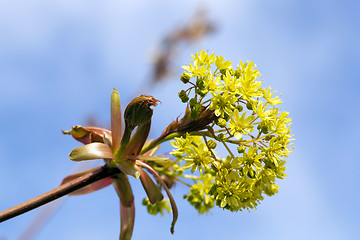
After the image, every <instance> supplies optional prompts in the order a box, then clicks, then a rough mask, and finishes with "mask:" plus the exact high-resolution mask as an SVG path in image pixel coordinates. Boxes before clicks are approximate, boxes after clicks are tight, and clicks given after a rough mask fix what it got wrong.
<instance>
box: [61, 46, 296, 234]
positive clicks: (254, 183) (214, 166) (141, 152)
mask: <svg viewBox="0 0 360 240" xmlns="http://www.w3.org/2000/svg"><path fill="white" fill-rule="evenodd" d="M192 58H193V59H192V60H191V63H190V64H189V65H186V66H183V68H184V70H185V71H184V73H183V74H182V75H181V77H180V79H181V81H182V82H183V83H184V84H185V86H188V88H187V89H184V90H181V91H180V92H179V97H180V99H181V101H182V102H183V103H186V109H185V114H184V116H183V117H182V118H181V119H176V120H175V121H174V122H172V123H170V124H169V126H167V127H166V128H165V129H164V131H163V132H162V133H161V135H160V136H159V137H158V138H156V139H153V140H147V137H148V134H149V131H150V127H151V120H152V114H153V110H152V108H151V107H154V106H156V104H157V102H158V100H156V99H155V98H153V97H152V96H146V95H142V96H140V97H137V98H135V99H134V100H132V101H131V102H130V103H129V104H128V105H127V107H126V109H125V112H124V116H123V117H122V116H121V109H120V107H121V106H120V97H119V94H118V92H117V91H116V90H114V91H113V93H112V98H111V131H110V130H106V129H101V128H96V127H81V126H75V127H73V128H72V129H71V130H70V131H64V133H66V134H71V135H72V136H73V137H74V138H75V139H76V140H78V141H80V142H82V143H84V144H85V145H84V146H81V147H78V148H76V149H74V150H73V151H72V152H71V153H70V159H72V160H74V161H83V160H92V159H104V160H105V164H106V165H107V166H108V167H109V168H117V169H118V170H119V173H118V174H117V175H115V176H111V177H109V178H105V179H103V180H100V181H98V182H96V183H94V184H91V185H89V186H87V187H84V188H82V189H80V190H78V191H76V192H74V193H73V195H81V194H86V193H90V192H93V191H96V190H99V189H101V188H103V187H106V186H108V185H110V184H112V185H113V186H114V188H115V190H116V192H117V193H118V195H119V198H120V208H121V232H120V239H121V240H126V239H131V237H132V231H133V227H134V218H135V206H134V196H133V193H132V190H131V186H130V183H129V181H128V176H133V177H135V178H139V179H140V181H141V183H142V185H143V187H144V190H145V191H146V194H147V197H148V198H145V199H144V200H143V201H142V204H143V205H145V206H146V208H147V210H148V212H149V213H150V214H157V213H160V214H161V215H162V214H163V213H164V212H165V211H168V212H170V211H172V213H173V221H172V223H171V232H172V233H173V232H174V226H175V223H176V220H177V217H178V210H177V207H176V204H175V200H174V198H173V197H172V195H171V193H170V191H169V189H171V188H172V187H173V186H174V185H175V183H176V182H178V183H182V184H184V185H186V186H188V187H189V188H190V191H189V193H188V194H186V195H185V196H184V198H185V199H187V200H188V201H189V203H190V204H191V205H193V206H194V207H195V208H196V209H197V210H198V212H199V213H205V212H207V211H209V210H210V209H211V208H212V207H214V206H215V205H217V206H219V207H221V208H223V209H227V210H230V211H239V210H240V211H241V210H243V209H248V210H250V209H255V208H256V207H257V205H258V204H259V203H260V200H263V199H264V195H269V196H271V195H273V194H275V193H277V192H278V186H277V185H276V184H275V180H276V178H279V179H283V178H284V177H285V176H286V175H285V173H284V171H285V169H286V167H285V163H286V161H285V159H286V157H288V156H289V154H290V153H291V150H290V148H292V147H291V145H292V143H291V141H292V140H293V139H292V135H291V134H290V126H291V119H290V118H288V115H289V113H287V112H283V111H281V110H280V109H279V105H280V104H281V100H280V99H279V97H278V96H276V95H275V92H274V91H271V88H270V87H268V88H264V87H263V86H262V84H263V82H262V81H259V80H258V78H259V76H260V73H259V71H258V69H257V68H256V65H255V64H254V63H253V62H242V61H240V63H239V64H238V65H237V66H236V67H233V66H232V63H231V62H230V61H228V60H226V59H224V57H222V56H215V54H209V53H208V52H206V51H200V52H197V53H196V54H195V55H192ZM123 122H124V123H125V128H124V129H123V127H122V126H123ZM167 141H170V144H171V145H172V147H173V150H172V151H171V153H170V154H171V155H172V158H173V159H169V158H168V157H164V156H163V155H155V154H156V151H157V150H158V149H159V147H160V144H162V143H164V142H167ZM224 153H225V154H224ZM222 155H224V156H222ZM145 170H146V171H147V172H149V173H150V174H151V175H152V176H153V178H154V179H155V182H154V181H153V180H152V178H151V177H150V176H149V175H148V174H147V172H146V171H145ZM84 174H86V172H83V173H78V174H74V175H70V176H68V177H66V178H65V179H64V181H63V183H65V182H68V181H70V180H71V179H74V178H77V177H79V176H82V175H84ZM161 191H165V192H166V194H167V196H168V199H163V195H162V193H161Z"/></svg>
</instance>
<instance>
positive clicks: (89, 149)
mask: <svg viewBox="0 0 360 240" xmlns="http://www.w3.org/2000/svg"><path fill="white" fill-rule="evenodd" d="M69 157H70V159H71V160H73V161H83V160H93V159H102V158H111V159H114V158H115V157H114V155H113V154H112V152H111V149H110V147H109V146H108V145H106V144H104V143H90V144H87V145H84V146H81V147H78V148H75V149H73V150H72V151H71V153H70V155H69Z"/></svg>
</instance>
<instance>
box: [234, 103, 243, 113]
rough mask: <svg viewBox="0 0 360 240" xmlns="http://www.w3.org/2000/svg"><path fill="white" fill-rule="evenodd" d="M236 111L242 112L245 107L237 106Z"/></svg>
mask: <svg viewBox="0 0 360 240" xmlns="http://www.w3.org/2000/svg"><path fill="white" fill-rule="evenodd" d="M236 109H237V110H238V111H239V112H242V110H243V109H244V108H243V106H241V105H237V106H236Z"/></svg>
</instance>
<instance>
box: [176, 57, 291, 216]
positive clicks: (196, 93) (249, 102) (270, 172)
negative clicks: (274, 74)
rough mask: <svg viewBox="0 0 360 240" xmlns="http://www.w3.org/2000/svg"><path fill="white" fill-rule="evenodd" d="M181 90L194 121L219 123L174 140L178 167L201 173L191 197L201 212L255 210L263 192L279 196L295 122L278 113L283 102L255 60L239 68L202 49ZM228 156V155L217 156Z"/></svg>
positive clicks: (194, 58) (187, 69)
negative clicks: (206, 116)
mask: <svg viewBox="0 0 360 240" xmlns="http://www.w3.org/2000/svg"><path fill="white" fill-rule="evenodd" d="M192 58H193V59H192V60H191V63H190V64H189V65H186V66H183V69H184V70H185V72H184V73H183V75H182V76H181V81H182V82H183V83H185V84H186V85H188V86H189V88H188V89H186V90H182V91H180V92H179V97H180V99H181V100H182V101H183V102H184V103H187V105H188V108H189V109H188V111H190V114H189V115H190V118H191V119H193V120H194V121H195V120H196V119H197V118H199V117H201V115H202V114H203V112H204V109H207V110H208V111H213V113H214V114H215V118H214V121H213V122H212V123H210V124H209V125H208V126H207V127H206V129H203V130H202V131H194V132H190V133H187V134H185V135H183V136H179V137H176V138H175V140H174V141H172V142H171V144H172V146H173V147H174V150H173V151H172V152H171V153H172V155H173V156H174V157H176V159H177V160H176V164H177V165H178V166H179V167H180V166H181V167H180V168H182V169H190V170H191V173H194V172H195V171H197V170H198V177H197V178H194V184H193V185H192V186H191V187H190V193H189V194H188V195H185V196H184V198H186V199H187V200H188V201H189V202H190V203H191V204H192V205H193V206H195V208H196V209H197V210H198V211H199V212H200V213H203V212H206V211H208V210H209V209H210V208H211V207H213V206H214V203H216V205H217V206H219V207H221V208H224V209H228V210H230V211H238V210H242V209H248V210H249V209H255V208H256V206H257V205H258V204H259V202H260V200H262V199H264V197H263V196H264V194H266V195H269V196H271V195H273V194H275V193H277V192H278V186H277V185H276V184H275V179H276V178H280V179H283V178H284V177H285V176H286V174H285V173H284V171H285V168H286V167H285V163H286V161H285V158H286V157H288V156H289V154H290V152H291V150H290V149H289V148H290V147H291V145H292V144H291V141H292V135H291V134H290V126H291V119H290V118H288V115H289V113H288V112H282V111H281V110H280V109H279V107H278V106H279V105H280V104H281V100H280V99H279V97H277V96H274V93H275V92H274V91H271V88H270V87H268V88H264V87H263V86H262V84H263V82H262V81H259V80H258V78H259V76H260V75H261V74H260V73H259V71H258V69H257V67H256V65H255V64H254V63H253V62H242V61H240V63H239V64H238V65H237V66H236V68H234V67H233V66H232V63H231V62H230V61H228V60H225V59H224V58H223V57H222V56H215V54H208V53H207V52H206V51H201V52H198V53H196V54H195V55H192ZM224 151H225V152H227V154H226V155H227V156H226V157H219V156H217V155H218V154H217V153H218V152H221V153H222V154H223V152H224Z"/></svg>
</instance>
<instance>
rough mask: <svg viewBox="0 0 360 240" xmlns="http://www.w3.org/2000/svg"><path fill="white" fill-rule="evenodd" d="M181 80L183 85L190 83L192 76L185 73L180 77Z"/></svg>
mask: <svg viewBox="0 0 360 240" xmlns="http://www.w3.org/2000/svg"><path fill="white" fill-rule="evenodd" d="M180 80H181V81H182V82H183V83H188V82H189V81H190V76H189V75H188V74H187V73H185V72H184V73H183V74H182V75H181V77H180Z"/></svg>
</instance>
